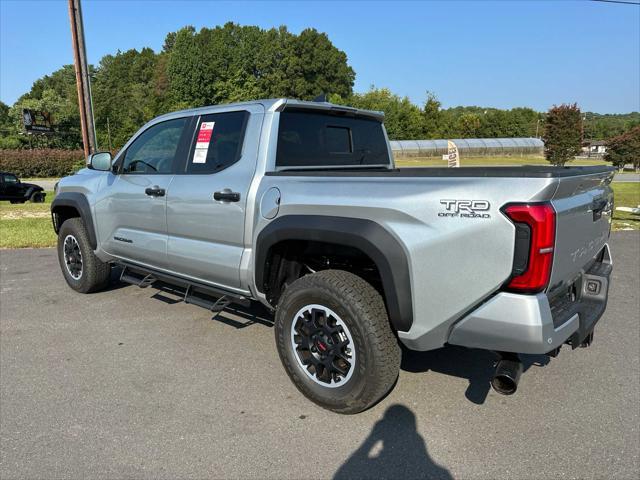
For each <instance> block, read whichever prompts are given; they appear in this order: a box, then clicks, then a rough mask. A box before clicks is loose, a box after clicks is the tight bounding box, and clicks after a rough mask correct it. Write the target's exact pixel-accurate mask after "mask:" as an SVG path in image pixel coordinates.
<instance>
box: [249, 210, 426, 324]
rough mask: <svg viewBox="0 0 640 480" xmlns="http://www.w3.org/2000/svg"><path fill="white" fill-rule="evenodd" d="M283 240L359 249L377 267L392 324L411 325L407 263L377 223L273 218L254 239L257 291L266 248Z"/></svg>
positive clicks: (399, 247) (330, 218)
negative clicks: (330, 244)
mask: <svg viewBox="0 0 640 480" xmlns="http://www.w3.org/2000/svg"><path fill="white" fill-rule="evenodd" d="M284 240H312V241H318V242H325V243H333V244H336V245H345V246H349V247H353V248H357V249H359V250H361V251H362V252H363V253H364V254H366V255H367V256H369V258H371V259H372V260H373V262H374V263H375V264H376V266H377V267H378V271H379V272H380V276H381V279H382V288H383V289H384V295H385V298H386V303H387V310H388V312H389V318H390V320H391V324H392V325H393V327H394V328H395V329H396V330H400V331H405V332H406V331H408V330H409V329H410V328H411V325H412V323H413V306H412V293H411V276H410V271H409V262H408V261H407V256H406V255H405V251H404V249H403V247H402V245H401V244H400V242H399V241H398V240H397V239H396V238H395V237H394V236H393V235H391V233H389V231H387V230H386V229H385V228H384V227H382V226H381V225H380V224H378V223H376V222H374V221H373V220H366V219H361V218H346V217H333V216H324V215H285V216H282V217H279V218H277V219H275V220H274V221H272V222H271V223H269V224H268V225H267V226H266V227H265V228H264V229H263V230H262V231H261V232H260V233H259V234H258V238H257V241H256V247H255V248H256V257H255V258H256V261H255V270H254V272H255V285H256V287H257V289H258V291H260V292H262V290H263V285H264V275H265V265H266V261H267V255H268V254H269V250H270V249H271V247H273V246H274V245H275V244H277V243H278V242H281V241H284ZM262 293H264V292H262Z"/></svg>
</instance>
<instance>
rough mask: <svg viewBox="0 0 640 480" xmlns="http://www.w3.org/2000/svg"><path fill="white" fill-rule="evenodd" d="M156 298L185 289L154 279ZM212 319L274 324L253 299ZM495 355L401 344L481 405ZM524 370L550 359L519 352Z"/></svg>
mask: <svg viewBox="0 0 640 480" xmlns="http://www.w3.org/2000/svg"><path fill="white" fill-rule="evenodd" d="M116 288H117V287H116ZM152 289H153V291H154V294H153V295H152V296H151V297H152V298H153V299H155V300H160V301H162V302H165V303H168V304H175V303H182V301H183V300H182V297H183V296H184V291H183V290H181V289H179V288H176V287H173V286H171V285H167V284H163V283H161V282H157V283H156V284H154V285H153V287H152ZM212 320H214V321H217V322H221V323H224V324H225V325H229V326H231V327H234V328H237V329H241V328H246V327H249V326H252V325H256V324H258V325H262V326H266V327H273V321H274V319H273V314H272V312H270V311H269V309H267V308H266V307H265V306H264V305H262V304H260V303H258V302H252V303H251V305H250V306H248V307H243V306H241V305H230V306H227V307H226V308H225V309H224V310H223V311H221V312H219V313H217V314H214V315H213V316H212ZM497 358H498V357H497V355H496V354H494V353H493V352H490V351H487V350H474V349H469V348H464V347H456V346H451V345H447V346H445V347H443V348H439V349H437V350H431V351H428V352H416V351H413V350H408V349H406V348H404V347H403V348H402V363H401V369H402V370H404V371H405V372H412V373H424V372H428V371H432V372H436V373H442V374H445V375H449V376H452V377H459V378H465V379H467V380H468V381H469V386H468V387H467V390H466V391H465V396H466V398H467V399H468V400H469V401H470V402H472V403H475V404H477V405H482V404H483V403H484V402H485V400H486V399H487V395H488V394H489V390H490V389H491V384H490V381H491V376H492V375H493V372H494V366H495V362H496V360H497ZM520 359H521V360H522V366H523V373H524V372H526V371H527V370H528V369H530V368H531V367H534V366H535V367H542V366H544V365H546V364H547V363H549V357H547V356H545V355H521V356H520Z"/></svg>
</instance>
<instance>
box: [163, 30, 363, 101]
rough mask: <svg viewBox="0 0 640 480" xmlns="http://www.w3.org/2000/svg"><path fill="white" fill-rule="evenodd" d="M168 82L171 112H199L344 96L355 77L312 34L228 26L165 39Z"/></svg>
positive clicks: (343, 59) (342, 57)
mask: <svg viewBox="0 0 640 480" xmlns="http://www.w3.org/2000/svg"><path fill="white" fill-rule="evenodd" d="M165 48H167V50H168V52H169V55H170V56H169V58H168V60H167V69H166V72H167V77H168V83H169V94H170V96H171V98H172V101H173V102H174V105H175V106H178V107H180V106H200V105H208V104H217V103H226V102H233V101H240V100H249V99H255V98H263V97H294V98H301V99H312V98H314V97H315V96H317V95H319V94H321V93H329V94H337V95H340V96H345V97H346V96H348V95H350V94H351V91H352V87H353V82H354V79H355V73H354V71H353V69H352V68H351V67H350V66H349V65H348V64H347V56H346V54H345V53H344V52H342V51H340V50H338V49H337V48H336V47H335V46H334V45H333V44H332V43H331V41H330V40H329V38H328V37H327V35H326V34H324V33H319V32H318V31H316V30H314V29H306V30H303V31H302V32H301V33H300V35H294V34H292V33H291V32H289V31H288V30H287V29H286V27H280V28H278V29H270V30H263V29H261V28H259V27H255V26H240V25H236V24H234V23H227V24H225V25H224V26H222V27H215V28H213V29H208V28H203V29H202V30H200V31H199V32H196V31H195V30H194V29H193V28H184V29H181V30H179V31H178V32H176V33H175V36H174V35H171V34H170V35H169V36H168V37H167V41H166V42H165Z"/></svg>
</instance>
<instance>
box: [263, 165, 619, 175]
mask: <svg viewBox="0 0 640 480" xmlns="http://www.w3.org/2000/svg"><path fill="white" fill-rule="evenodd" d="M614 171H615V168H614V167H609V166H605V165H602V166H600V165H596V166H589V167H553V166H548V167H547V166H544V165H542V166H537V165H523V166H521V167H460V168H442V167H415V168H395V169H390V168H385V169H380V167H378V168H371V169H367V168H358V169H351V170H349V169H346V168H342V169H332V170H331V169H328V168H322V169H305V170H300V169H298V170H296V169H295V167H291V168H287V170H278V171H273V172H267V173H265V175H267V176H273V177H489V178H492V177H495V178H503V177H507V178H511V177H514V178H564V177H577V176H580V175H593V174H597V173H612V172H614Z"/></svg>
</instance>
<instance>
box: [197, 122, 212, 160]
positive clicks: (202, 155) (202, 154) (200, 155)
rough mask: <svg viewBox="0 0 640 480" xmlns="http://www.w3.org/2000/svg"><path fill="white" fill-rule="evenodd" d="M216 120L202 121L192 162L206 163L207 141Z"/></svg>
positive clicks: (208, 141) (209, 138)
mask: <svg viewBox="0 0 640 480" xmlns="http://www.w3.org/2000/svg"><path fill="white" fill-rule="evenodd" d="M215 123H216V122H202V124H200V130H199V131H198V139H197V140H196V151H195V152H194V154H193V163H206V161H207V151H208V150H209V143H210V142H211V136H212V135H213V126H214V125H215Z"/></svg>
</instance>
